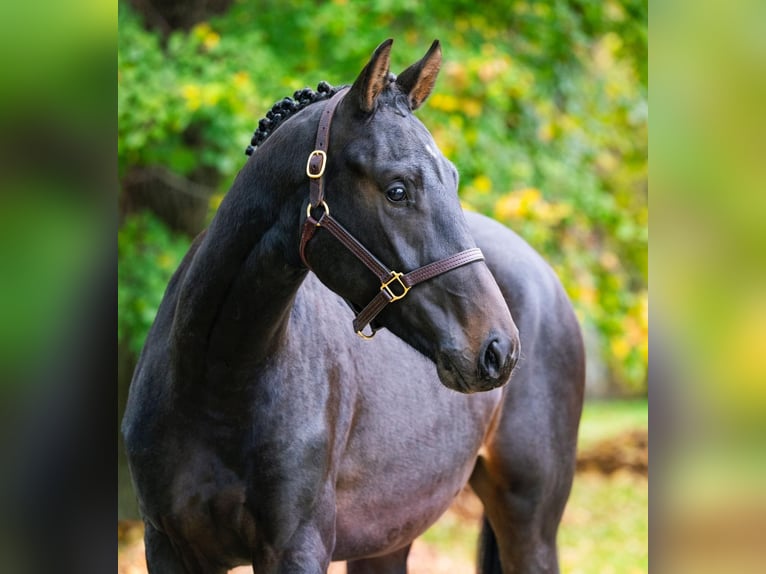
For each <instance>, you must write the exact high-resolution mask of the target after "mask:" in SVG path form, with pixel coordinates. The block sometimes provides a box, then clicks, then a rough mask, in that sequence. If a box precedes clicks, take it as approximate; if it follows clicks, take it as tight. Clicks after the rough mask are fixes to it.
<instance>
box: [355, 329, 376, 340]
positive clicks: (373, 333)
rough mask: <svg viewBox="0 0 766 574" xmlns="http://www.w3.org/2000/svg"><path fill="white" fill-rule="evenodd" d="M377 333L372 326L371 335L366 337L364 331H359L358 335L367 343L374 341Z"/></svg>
mask: <svg viewBox="0 0 766 574" xmlns="http://www.w3.org/2000/svg"><path fill="white" fill-rule="evenodd" d="M375 333H377V331H376V330H375V329H373V328H372V326H370V334H369V335H365V334H364V333H362V331H357V332H356V334H357V335H359V336H360V337H361V338H362V339H364V340H365V341H369V340H370V339H372V338H373V337H374V336H375Z"/></svg>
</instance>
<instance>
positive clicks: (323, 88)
mask: <svg viewBox="0 0 766 574" xmlns="http://www.w3.org/2000/svg"><path fill="white" fill-rule="evenodd" d="M339 89H341V87H333V86H331V85H330V84H328V83H327V82H319V85H318V86H317V91H316V92H315V91H314V90H312V89H311V88H303V89H302V90H298V91H297V92H295V93H294V94H293V98H294V99H292V98H283V99H281V100H279V101H278V102H277V103H276V104H274V105H273V106H272V108H271V109H270V110H269V111H268V112H266V117H265V118H263V119H262V120H260V121H259V122H258V129H257V130H255V133H254V134H253V139H251V140H250V145H249V146H247V149H246V150H245V155H252V154H253V152H254V151H255V148H257V147H258V146H259V145H261V144H262V143H263V142H264V140H265V139H266V138H267V137H269V135H271V134H272V133H274V130H276V129H277V128H278V127H279V126H280V125H281V124H282V122H284V121H285V120H286V119H287V118H289V117H290V116H293V115H295V114H296V113H297V112H299V111H301V110H302V109H303V108H305V107H306V106H309V105H311V104H313V103H314V102H319V101H321V100H326V99H328V98H331V97H332V96H334V95H335V92H337V91H338V90H339Z"/></svg>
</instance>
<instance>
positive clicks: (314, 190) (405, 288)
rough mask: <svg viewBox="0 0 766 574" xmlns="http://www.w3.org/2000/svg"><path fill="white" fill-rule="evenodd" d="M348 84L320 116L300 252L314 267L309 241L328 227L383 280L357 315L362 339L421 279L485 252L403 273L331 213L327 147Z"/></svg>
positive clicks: (308, 166)
mask: <svg viewBox="0 0 766 574" xmlns="http://www.w3.org/2000/svg"><path fill="white" fill-rule="evenodd" d="M348 89H349V88H343V89H342V90H339V91H338V92H337V93H336V94H335V95H334V96H333V97H332V98H331V99H330V101H328V102H327V105H326V106H325V109H324V110H323V111H322V115H321V117H320V118H319V127H318V128H317V135H316V143H315V146H314V151H312V152H311V153H310V154H309V157H308V161H307V162H306V175H307V176H308V177H309V179H310V183H309V205H308V208H307V209H306V221H305V222H304V224H303V231H302V233H301V243H300V255H301V259H302V260H303V263H304V264H305V265H306V267H308V268H309V269H311V265H309V263H308V260H307V259H306V245H307V244H308V242H309V241H310V240H311V238H312V237H314V234H315V233H316V230H317V229H318V228H320V227H322V228H324V229H326V230H327V231H329V232H330V233H331V234H332V235H333V236H334V237H335V238H336V239H337V240H338V241H340V242H341V243H342V244H343V245H344V246H345V247H346V248H347V249H348V250H349V251H351V253H353V254H354V255H355V256H356V258H357V259H359V261H361V262H362V263H364V265H365V266H366V267H367V268H368V269H369V270H370V271H372V272H373V273H374V274H375V275H376V276H377V278H378V280H380V291H378V293H377V294H376V295H375V297H373V298H372V301H370V302H369V303H368V304H367V306H366V307H365V308H364V309H362V311H360V312H359V313H358V314H357V316H356V318H355V319H354V323H353V325H354V331H355V332H356V334H357V335H359V336H360V337H362V338H363V339H371V338H372V337H373V336H374V335H375V333H376V330H375V329H373V328H372V327H370V329H371V332H370V334H369V335H367V334H365V333H364V332H363V331H364V329H365V327H367V325H369V324H370V323H371V322H372V321H373V320H374V319H375V317H377V316H378V314H379V313H380V312H381V311H382V310H383V309H384V308H385V307H386V305H388V304H389V303H393V302H395V301H399V300H401V299H403V298H404V297H405V296H406V295H407V293H409V291H410V289H412V288H413V287H414V286H415V285H417V284H418V283H422V282H423V281H427V280H428V279H432V278H434V277H436V276H438V275H441V274H443V273H446V272H447V271H451V270H452V269H456V268H458V267H462V266H463V265H467V264H468V263H473V262H474V261H483V260H484V255H483V254H482V252H481V249H479V248H477V247H474V248H472V249H466V250H464V251H460V252H458V253H455V254H454V255H451V256H449V257H446V258H444V259H440V260H438V261H434V262H433V263H429V264H428V265H424V266H423V267H419V268H417V269H415V270H414V271H410V272H408V273H402V272H401V271H394V270H391V269H389V268H388V267H387V266H385V265H384V264H383V263H381V262H380V260H378V258H377V257H375V256H374V255H373V254H372V253H371V252H370V251H369V250H368V249H367V248H366V247H365V246H364V245H362V243H360V242H359V240H357V239H356V237H354V236H353V235H352V234H351V233H350V232H349V231H348V230H346V228H345V227H343V226H342V225H341V224H340V223H338V220H336V219H335V218H334V217H332V216H331V215H330V207H329V206H328V205H327V201H326V200H325V198H324V177H323V176H324V172H325V168H326V167H327V148H328V146H329V140H330V125H331V124H332V118H333V115H334V113H335V109H336V108H337V106H338V104H339V103H340V101H341V100H342V99H343V96H344V95H345V94H346V92H347V91H348ZM319 208H321V209H322V214H321V215H320V216H319V218H318V219H317V218H315V217H314V215H313V214H312V211H313V210H315V209H319Z"/></svg>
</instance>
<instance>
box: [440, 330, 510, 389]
mask: <svg viewBox="0 0 766 574" xmlns="http://www.w3.org/2000/svg"><path fill="white" fill-rule="evenodd" d="M520 349H521V345H520V343H519V336H518V332H516V333H513V334H512V335H505V334H492V335H490V336H489V337H488V338H487V339H486V340H485V341H484V343H483V344H482V345H481V346H480V347H479V350H478V352H471V351H470V350H469V349H467V348H465V347H463V348H456V347H451V348H442V349H440V350H439V351H438V353H437V357H436V369H437V372H438V375H439V379H440V380H441V382H442V384H443V385H444V386H446V387H447V388H449V389H452V390H454V391H458V392H461V393H476V392H484V391H491V390H492V389H496V388H497V387H501V386H503V385H504V384H505V383H507V382H508V381H509V380H510V378H511V374H512V373H513V369H514V368H515V366H516V363H517V362H518V360H519V354H520Z"/></svg>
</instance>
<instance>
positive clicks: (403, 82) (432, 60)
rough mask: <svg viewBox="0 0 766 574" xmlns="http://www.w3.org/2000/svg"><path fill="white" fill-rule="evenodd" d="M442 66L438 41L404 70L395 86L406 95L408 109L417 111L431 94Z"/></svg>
mask: <svg viewBox="0 0 766 574" xmlns="http://www.w3.org/2000/svg"><path fill="white" fill-rule="evenodd" d="M441 65H442V49H441V45H440V44H439V40H434V42H433V44H431V47H430V48H429V49H428V52H426V55H425V56H423V58H422V59H420V60H419V61H417V62H415V63H414V64H412V65H411V66H410V67H409V68H407V69H406V70H404V71H403V72H402V73H401V74H399V77H398V78H397V79H396V83H397V85H398V86H399V87H400V88H401V90H402V91H403V92H404V93H405V94H407V97H408V98H409V101H410V108H411V109H412V110H413V111H414V110H416V109H418V108H419V107H420V106H421V104H422V103H423V102H425V101H426V98H428V96H429V95H430V94H431V90H433V88H434V84H435V83H436V76H438V75H439V68H441Z"/></svg>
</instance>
